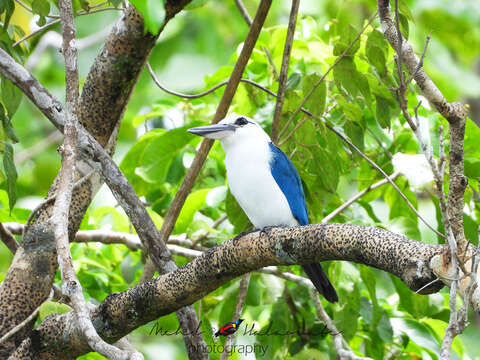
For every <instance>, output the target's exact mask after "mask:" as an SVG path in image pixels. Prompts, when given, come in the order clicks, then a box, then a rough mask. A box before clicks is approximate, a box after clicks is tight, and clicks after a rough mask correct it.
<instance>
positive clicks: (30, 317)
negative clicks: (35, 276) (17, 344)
mask: <svg viewBox="0 0 480 360" xmlns="http://www.w3.org/2000/svg"><path fill="white" fill-rule="evenodd" d="M52 298H53V290H51V291H50V295H49V296H48V298H47V300H46V301H50V300H52ZM40 308H41V306H39V307H37V308H36V309H35V310H34V311H33V312H32V313H31V314H30V315H28V317H27V318H26V319H25V320H23V321H22V322H21V323H20V324H18V325H17V326H15V327H14V328H12V329H10V330H9V331H8V332H7V333H5V335H3V336H2V337H1V338H0V345H1V344H3V343H4V342H5V341H7V340H8V339H10V338H11V337H12V336H13V335H15V334H16V333H18V332H19V331H20V330H22V329H23V328H24V327H25V325H27V324H28V323H30V321H33V319H35V318H36V317H37V315H38V313H39V311H40Z"/></svg>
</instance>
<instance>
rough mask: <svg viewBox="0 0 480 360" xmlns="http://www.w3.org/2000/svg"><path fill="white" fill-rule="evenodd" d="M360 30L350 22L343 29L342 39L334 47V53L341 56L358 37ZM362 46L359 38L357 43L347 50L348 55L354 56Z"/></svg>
mask: <svg viewBox="0 0 480 360" xmlns="http://www.w3.org/2000/svg"><path fill="white" fill-rule="evenodd" d="M357 34H358V30H357V29H356V28H355V27H354V26H353V25H352V24H348V25H347V27H345V28H344V29H342V36H341V37H340V40H339V41H338V42H337V43H336V44H335V45H334V47H333V55H335V56H340V55H341V54H343V52H344V51H345V50H346V49H347V48H348V47H349V46H350V44H351V43H352V42H353V40H354V39H355V38H356V36H357ZM359 48H360V41H359V40H358V39H357V41H355V43H354V44H353V45H352V46H351V47H350V49H349V50H348V51H347V53H346V55H350V56H353V55H355V53H356V52H357V51H358V49H359Z"/></svg>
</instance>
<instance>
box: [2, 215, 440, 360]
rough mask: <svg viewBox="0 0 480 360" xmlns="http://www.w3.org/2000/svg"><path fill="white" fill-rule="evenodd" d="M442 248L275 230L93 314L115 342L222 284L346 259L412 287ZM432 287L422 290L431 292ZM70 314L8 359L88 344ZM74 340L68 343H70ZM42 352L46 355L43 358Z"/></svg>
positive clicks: (353, 230)
mask: <svg viewBox="0 0 480 360" xmlns="http://www.w3.org/2000/svg"><path fill="white" fill-rule="evenodd" d="M444 251H446V248H445V247H444V246H443V245H428V244H424V243H420V242H418V241H414V240H410V239H408V238H406V237H404V236H402V235H397V234H394V233H391V232H389V231H386V230H383V229H378V228H373V227H365V226H357V225H347V224H326V225H308V226H304V227H297V228H275V229H271V230H269V231H267V232H255V233H250V234H246V235H244V236H242V237H240V238H238V239H233V240H229V241H227V242H225V243H223V244H221V245H219V246H217V247H215V248H213V249H210V250H209V251H207V252H206V253H205V254H204V255H202V256H200V257H198V258H196V259H194V260H192V261H191V262H189V263H188V264H187V265H185V266H183V267H181V268H180V269H178V270H177V271H175V272H173V273H168V274H165V275H162V276H160V277H158V278H156V279H154V280H150V281H147V282H144V283H142V284H140V285H138V286H136V287H134V288H132V289H130V290H127V291H125V292H123V293H115V294H111V295H110V296H108V297H107V298H106V299H105V301H104V302H103V303H102V304H101V305H100V306H99V307H98V308H97V309H96V310H95V311H94V312H93V323H94V325H95V327H96V329H97V331H98V332H99V334H100V335H101V336H102V338H104V339H106V340H108V341H110V342H114V341H116V340H118V339H119V338H121V337H122V336H124V335H125V334H128V333H130V332H131V331H132V330H134V329H135V328H137V327H139V326H141V325H143V324H145V323H147V322H149V321H152V320H154V319H156V318H158V317H160V316H163V315H166V314H169V313H171V312H174V311H176V310H178V309H179V308H181V307H183V306H185V305H188V304H192V303H193V302H195V301H197V300H198V299H200V298H202V297H203V296H205V295H206V294H207V293H209V292H211V291H213V290H215V289H216V288H218V287H219V286H221V285H222V284H224V283H226V282H227V281H229V280H231V279H233V278H235V277H238V276H241V275H242V274H245V273H248V272H250V271H253V270H256V269H259V268H261V267H263V266H269V265H289V264H307V263H311V262H313V261H324V260H347V261H355V262H358V263H362V264H366V265H370V266H373V267H376V268H379V269H382V270H385V271H388V272H390V273H392V274H394V275H396V276H398V277H400V278H401V279H402V280H403V281H404V282H405V283H406V284H407V285H408V286H409V287H410V288H411V289H412V290H417V289H419V288H421V287H422V286H424V285H426V284H428V283H429V282H431V281H432V280H434V279H435V278H436V277H435V275H434V274H433V273H432V271H431V269H430V267H429V263H430V259H431V258H432V257H434V256H435V255H440V254H442V253H443V252H444ZM442 287H443V283H441V282H436V283H434V284H432V285H431V286H429V287H426V288H425V289H423V291H422V293H424V294H429V293H433V292H437V291H438V290H439V289H440V288H442ZM70 316H71V313H67V314H64V315H59V316H52V317H51V318H49V320H48V321H46V322H45V323H44V324H42V325H41V326H40V327H38V328H37V329H36V330H35V331H34V332H33V334H32V335H31V336H30V337H29V338H28V339H27V340H26V341H25V342H24V343H23V344H22V347H20V348H19V349H18V350H17V352H16V353H15V354H14V355H15V356H13V357H12V358H11V359H12V360H13V359H15V360H17V359H28V358H29V356H32V354H34V355H35V359H47V358H51V357H48V356H52V355H53V356H54V357H55V358H56V359H64V358H65V359H66V358H71V357H73V356H78V355H80V354H82V353H84V352H85V351H88V347H87V346H86V345H85V343H84V342H83V341H82V340H81V338H79V337H78V336H77V335H78V329H74V328H71V327H70V326H68V325H69V324H71V323H72V321H71V319H70ZM69 339H75V342H72V340H69ZM45 354H48V356H46V355H45Z"/></svg>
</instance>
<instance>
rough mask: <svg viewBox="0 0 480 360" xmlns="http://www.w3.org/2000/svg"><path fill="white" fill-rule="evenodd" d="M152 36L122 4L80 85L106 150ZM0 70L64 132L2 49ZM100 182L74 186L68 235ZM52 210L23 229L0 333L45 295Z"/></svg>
mask: <svg viewBox="0 0 480 360" xmlns="http://www.w3.org/2000/svg"><path fill="white" fill-rule="evenodd" d="M187 3H189V0H182V1H178V2H171V1H167V2H166V3H165V9H166V17H165V22H164V25H165V24H166V23H167V22H168V21H169V20H170V19H171V18H172V17H173V16H175V14H176V13H178V12H179V11H180V10H181V9H182V8H183V7H184V6H185V5H186V4H187ZM155 39H156V37H154V36H151V35H149V34H145V33H144V29H143V20H142V17H141V16H140V15H139V14H138V13H137V12H136V11H135V9H134V8H133V7H129V8H127V9H126V11H125V12H124V14H123V16H122V18H121V19H120V20H119V21H118V23H117V24H116V25H115V26H114V27H113V29H112V31H111V33H110V36H109V37H108V38H107V40H106V43H105V45H104V47H103V49H102V50H101V52H100V54H99V55H98V56H97V58H96V59H95V61H94V64H93V65H92V67H91V70H90V73H89V75H88V77H87V80H86V82H85V84H84V87H83V91H82V97H81V100H80V102H79V109H78V111H79V113H78V116H79V121H80V122H81V123H82V124H84V125H85V127H86V129H87V131H91V132H92V133H93V134H94V135H95V136H97V137H98V140H99V142H100V143H101V144H102V145H108V148H109V151H110V153H112V152H113V148H114V145H115V139H116V134H117V132H118V127H119V123H120V122H119V120H120V118H121V116H122V114H123V111H124V109H125V106H126V104H127V102H128V100H129V97H130V94H131V92H132V90H133V88H134V86H135V84H136V81H137V79H138V76H139V74H140V72H141V70H142V68H143V65H144V63H145V61H146V59H147V57H148V54H149V53H150V51H151V49H152V47H153V46H154V44H155ZM0 72H1V73H2V74H3V75H5V76H6V77H7V78H9V79H10V80H11V81H12V82H13V83H14V84H16V85H17V86H19V87H20V89H21V90H22V91H23V92H24V93H25V94H26V95H27V97H29V98H30V99H31V100H32V101H33V103H34V104H35V105H36V106H38V107H39V109H40V111H42V113H44V114H45V116H47V118H49V119H50V120H51V121H52V122H53V123H54V124H55V126H56V127H57V128H59V129H60V130H63V124H64V119H63V118H64V110H63V107H62V105H61V103H60V102H58V101H57V100H56V99H55V98H53V97H52V96H51V95H50V94H49V93H48V91H47V90H46V89H44V88H43V87H42V86H41V85H40V84H39V83H38V81H37V80H36V79H35V78H34V77H33V76H32V75H31V74H29V73H28V71H26V70H25V69H24V68H23V67H22V66H21V65H19V64H16V63H15V62H14V61H13V59H12V58H11V57H10V56H8V54H7V53H5V52H4V51H3V50H1V49H0ZM76 170H77V171H78V173H77V174H76V175H75V176H76V178H77V179H78V178H80V177H81V176H82V175H85V174H87V173H89V172H90V171H91V169H90V168H89V166H88V165H87V164H86V163H85V162H82V161H80V162H78V163H77V164H76ZM100 185H101V181H100V177H99V176H93V177H92V178H91V179H90V180H89V181H88V182H87V183H85V184H84V185H82V186H81V187H80V188H78V189H75V190H74V192H73V196H72V203H71V206H70V214H69V235H70V236H73V234H74V233H75V231H76V230H77V229H78V226H79V224H80V222H81V220H82V218H83V215H84V213H85V210H86V209H87V207H88V205H89V203H90V201H91V199H92V196H93V195H94V194H95V192H96V191H97V190H98V188H99V187H100ZM56 191H57V181H55V183H54V184H53V186H52V187H51V189H50V191H49V194H48V196H53V195H54V194H55V193H56ZM51 212H52V206H51V205H50V206H48V207H46V208H45V209H43V210H42V211H41V213H40V214H39V216H38V217H37V219H36V221H35V222H34V223H33V224H32V226H31V227H29V228H28V229H27V231H26V232H25V234H24V237H23V242H22V246H20V247H19V249H18V250H17V252H16V253H15V257H14V259H13V261H12V264H11V266H10V269H9V271H8V273H7V275H6V277H5V280H4V281H3V283H2V284H1V286H0V335H2V334H4V333H5V332H7V331H8V330H9V329H11V328H13V327H14V326H15V325H17V324H19V323H20V322H22V321H23V320H24V319H25V318H26V317H27V316H28V315H29V314H31V312H32V311H34V310H35V309H36V308H37V307H38V306H39V305H40V304H41V303H42V302H43V301H44V300H45V299H46V298H47V297H48V294H49V292H50V289H51V286H52V282H53V279H54V276H55V272H56V269H57V262H56V251H55V242H54V238H53V232H52V229H51V227H50V226H49V225H48V219H49V218H50V216H51ZM39 269H40V270H41V271H38V270H39ZM30 326H31V324H30ZM30 328H31V327H25V329H24V330H22V332H19V333H18V334H16V335H15V336H14V337H13V338H12V339H10V340H9V341H8V342H7V343H5V344H3V345H2V346H1V347H0V358H6V357H8V354H9V353H10V352H11V351H12V349H14V348H15V346H16V345H18V343H19V342H20V341H21V339H22V337H23V336H25V332H28V331H29V330H30Z"/></svg>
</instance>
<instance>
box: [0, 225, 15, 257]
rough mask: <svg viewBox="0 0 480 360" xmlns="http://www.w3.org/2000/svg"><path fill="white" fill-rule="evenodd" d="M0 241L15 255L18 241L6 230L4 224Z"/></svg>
mask: <svg viewBox="0 0 480 360" xmlns="http://www.w3.org/2000/svg"><path fill="white" fill-rule="evenodd" d="M0 239H1V240H2V242H3V243H4V244H5V245H6V246H7V247H8V249H9V250H10V251H11V252H12V254H15V252H16V251H17V249H18V244H17V240H15V238H14V237H13V235H12V233H11V232H10V231H8V230H7V229H5V227H4V226H3V223H1V222H0Z"/></svg>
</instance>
